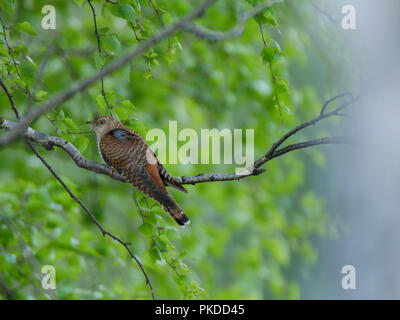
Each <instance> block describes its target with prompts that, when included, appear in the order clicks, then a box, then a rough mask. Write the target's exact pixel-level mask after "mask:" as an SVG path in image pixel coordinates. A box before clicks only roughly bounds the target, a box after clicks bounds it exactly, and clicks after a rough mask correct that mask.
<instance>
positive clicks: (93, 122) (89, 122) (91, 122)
mask: <svg viewBox="0 0 400 320" xmlns="http://www.w3.org/2000/svg"><path fill="white" fill-rule="evenodd" d="M86 124H95V121H94V120H92V121H87V122H86Z"/></svg>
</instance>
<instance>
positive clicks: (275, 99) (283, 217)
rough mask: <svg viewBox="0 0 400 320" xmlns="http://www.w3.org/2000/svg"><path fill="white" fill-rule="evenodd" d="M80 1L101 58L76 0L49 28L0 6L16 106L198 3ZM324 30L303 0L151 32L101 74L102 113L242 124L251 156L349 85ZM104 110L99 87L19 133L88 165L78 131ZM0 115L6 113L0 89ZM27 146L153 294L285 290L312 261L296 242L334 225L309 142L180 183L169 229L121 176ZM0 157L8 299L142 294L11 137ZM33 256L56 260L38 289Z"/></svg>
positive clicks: (3, 66) (31, 8)
mask: <svg viewBox="0 0 400 320" xmlns="http://www.w3.org/2000/svg"><path fill="white" fill-rule="evenodd" d="M114 2H117V3H116V4H114ZM261 2H262V1H259V0H251V1H250V0H248V1H245V0H241V1H228V0H221V1H218V2H217V3H216V4H215V5H214V6H213V7H212V8H210V9H209V11H208V12H207V14H206V15H205V16H204V17H203V18H201V19H200V20H199V21H196V23H199V24H202V25H205V26H207V27H208V28H211V29H215V30H228V29H230V28H231V27H233V26H234V25H235V24H236V23H237V17H238V15H239V13H240V12H241V11H243V10H250V9H251V7H252V6H254V5H257V4H259V3H261ZM92 3H93V5H94V8H95V10H96V14H97V17H96V19H97V24H98V31H99V39H100V46H101V52H99V50H98V48H97V40H96V35H95V33H94V25H93V16H92V12H91V10H90V7H89V4H88V2H87V1H85V0H75V1H74V2H72V1H58V2H57V3H56V4H55V7H56V13H57V28H56V30H43V29H42V28H41V19H42V17H43V16H42V15H40V14H39V13H40V8H41V7H42V6H44V5H46V4H47V3H46V1H36V0H35V1H19V2H16V1H14V0H5V1H2V2H1V5H0V7H1V9H2V11H1V12H0V14H1V17H2V19H3V20H4V23H5V26H6V29H5V30H2V32H1V34H0V39H1V40H0V76H1V78H2V79H4V80H5V83H6V85H7V87H8V88H9V90H10V91H11V92H12V94H13V96H14V98H15V101H16V104H17V106H18V108H19V110H20V112H21V113H23V112H26V111H27V110H28V108H35V106H36V105H38V104H40V103H42V102H46V101H48V99H49V97H50V96H52V95H54V94H56V93H57V92H60V91H61V90H63V89H65V88H68V87H70V86H71V85H72V84H73V83H74V82H76V81H78V79H82V78H85V77H87V76H88V75H91V74H93V73H94V72H96V70H100V69H101V68H102V67H104V66H105V65H107V64H109V63H110V62H111V61H113V60H114V59H115V58H116V57H117V56H120V55H122V54H124V53H126V52H128V51H132V50H133V49H134V48H135V47H136V46H137V45H138V44H139V43H140V42H142V41H145V40H146V39H148V38H149V37H151V36H152V35H153V34H154V33H155V32H157V30H159V29H160V28H162V27H163V26H164V25H170V24H171V23H173V22H175V21H177V20H178V19H179V18H180V17H181V16H182V15H184V14H185V13H186V12H187V11H188V10H190V9H191V8H192V7H194V6H195V4H197V3H199V1H183V0H168V1H167V0H157V1H156V0H150V1H148V0H120V1H109V2H107V1H100V0H98V1H92ZM260 28H261V29H260ZM311 28H312V30H311ZM317 28H318V30H319V31H318V33H316V32H315V31H313V30H316V29H317ZM260 30H262V32H263V35H262V34H261V33H260ZM4 32H5V35H6V37H7V39H8V43H9V45H10V47H11V50H9V49H8V47H7V43H6V42H5V41H4ZM335 34H336V31H335V28H334V27H333V26H332V25H331V24H330V23H329V21H327V20H326V19H324V17H323V16H318V15H317V13H316V12H315V10H313V7H312V5H311V3H309V2H305V1H302V2H298V3H296V4H294V3H293V2H289V1H288V2H287V3H283V4H277V5H274V6H273V7H272V8H268V9H266V10H264V11H263V12H262V13H260V14H259V15H257V16H256V17H254V19H252V20H250V21H248V23H247V24H246V27H245V30H244V32H243V34H242V35H241V36H240V37H238V38H235V39H231V40H227V41H221V42H208V41H206V40H203V39H197V38H195V37H194V36H193V35H192V34H190V33H183V32H181V33H179V34H177V35H175V36H172V37H170V38H169V39H166V40H165V41H163V42H162V43H160V44H159V45H157V46H155V47H153V48H152V49H150V50H148V51H147V52H146V53H145V54H143V56H142V57H140V58H138V59H136V60H133V62H131V63H130V64H127V65H126V66H124V67H123V68H121V69H120V70H118V71H116V72H114V73H113V74H112V75H110V76H107V77H105V79H104V87H105V96H106V98H107V101H108V103H109V105H110V107H111V111H112V113H113V114H114V115H117V117H118V118H119V119H120V120H121V121H122V122H124V123H125V124H126V125H127V126H129V127H131V128H132V129H134V130H136V131H138V132H139V133H140V134H142V135H143V136H145V134H146V132H147V130H148V129H149V128H155V127H157V128H162V129H164V130H165V131H168V121H169V120H177V121H178V124H179V129H182V128H187V127H190V128H194V129H195V130H198V131H199V130H200V129H201V128H218V129H222V128H254V129H255V137H256V138H255V152H256V156H261V155H262V154H263V153H264V152H265V151H266V150H267V149H268V147H269V146H270V145H271V144H272V143H273V142H274V141H275V140H276V139H277V138H279V137H280V136H281V135H282V134H283V133H284V132H286V131H287V130H288V129H289V128H292V127H293V126H295V125H296V124H298V123H300V122H301V121H304V120H308V119H309V118H310V117H311V116H314V115H316V114H317V113H318V112H319V108H320V105H321V103H322V101H323V100H325V99H326V98H327V97H329V96H332V95H333V94H336V93H337V92H338V91H341V90H342V89H343V88H348V87H349V85H350V80H348V75H347V74H346V72H345V70H343V68H342V66H343V65H346V63H347V62H346V55H345V50H343V48H341V47H340V45H339V44H338V41H336V42H335V43H332V41H330V36H331V35H335ZM263 38H264V41H265V42H264V43H263ZM333 53H334V54H333ZM14 60H15V61H14ZM271 71H272V72H271ZM338 80H339V81H338ZM336 83H340V84H341V86H340V87H338V86H337V85H336ZM342 86H343V87H342ZM107 112H108V110H107V104H106V101H105V99H104V96H103V95H102V93H101V85H100V82H99V83H98V84H97V85H96V86H93V87H91V88H90V89H89V90H88V91H86V92H82V93H81V94H79V95H77V96H75V97H73V98H72V99H70V100H68V101H66V102H65V103H64V104H63V105H62V107H61V108H59V109H57V110H55V111H53V112H50V113H48V114H46V115H45V116H44V117H42V118H41V119H40V120H39V121H37V123H35V128H36V129H38V130H41V131H43V132H46V133H48V134H52V135H59V136H61V137H63V138H65V139H67V140H69V141H71V142H72V143H73V144H75V146H77V148H78V149H79V150H80V152H82V153H83V154H84V155H85V156H86V157H87V158H89V159H93V160H100V159H99V156H98V154H97V149H96V146H95V137H94V136H93V135H89V134H81V132H86V131H87V130H88V127H86V126H85V125H84V123H85V122H86V121H87V120H88V119H90V118H92V117H93V115H94V114H96V113H101V114H105V113H107ZM0 114H1V116H2V117H4V118H7V117H8V118H9V119H13V116H14V115H13V113H12V110H11V108H9V103H8V100H7V97H6V96H5V94H3V92H2V93H1V95H0ZM300 138H301V137H300ZM180 143H183V142H180ZM41 152H42V154H43V155H44V156H45V157H46V159H48V161H49V162H50V163H51V164H52V166H53V167H54V169H55V170H56V171H57V172H58V173H60V175H61V176H62V178H63V179H64V180H65V181H66V183H67V184H68V186H69V187H70V188H71V189H72V190H73V191H74V192H75V193H76V194H77V195H78V196H80V197H81V199H82V200H83V201H84V202H85V203H86V205H87V206H88V207H90V208H91V210H92V211H93V212H94V213H95V214H96V216H97V218H98V219H99V220H100V221H101V223H102V225H103V226H105V227H106V229H107V230H109V231H111V232H114V233H115V234H117V235H118V236H120V237H121V238H122V239H124V240H126V241H130V242H131V243H132V249H133V251H134V252H135V254H136V255H137V256H138V257H139V259H140V260H141V261H142V262H143V265H144V267H145V268H146V270H147V271H148V273H149V276H150V278H151V280H152V283H153V287H154V288H155V292H156V296H157V297H159V298H184V299H192V298H212V299H220V298H223V299H251V298H254V299H260V298H299V297H300V295H301V290H300V287H299V284H298V281H297V279H298V277H299V276H300V274H302V272H303V271H307V270H309V267H310V265H312V264H313V263H315V262H316V260H317V256H318V255H317V252H316V250H315V248H314V245H313V240H312V239H314V238H315V237H316V236H317V237H324V236H327V234H330V233H332V232H333V231H334V230H333V229H334V227H332V223H330V220H329V217H328V214H327V212H326V211H325V210H324V201H323V199H321V198H320V197H318V195H317V194H316V193H315V192H313V191H312V190H311V188H310V186H309V185H308V184H309V179H308V177H309V176H310V174H311V172H313V171H314V170H315V166H320V167H323V166H324V163H325V161H324V156H323V154H322V152H321V150H306V151H300V152H298V153H290V154H288V155H286V156H285V157H282V158H279V160H276V161H273V162H271V163H269V164H268V167H267V172H266V173H265V174H263V175H261V176H259V177H252V178H249V179H244V180H241V181H240V182H227V183H208V184H199V185H195V186H188V191H189V193H188V194H187V195H184V194H180V193H176V192H174V191H172V193H173V195H174V197H175V198H176V200H177V202H178V203H180V204H181V206H182V208H184V210H185V211H186V212H187V214H188V215H189V216H190V217H191V220H192V224H191V225H190V226H189V227H187V228H185V229H182V228H178V227H177V226H176V225H175V224H174V222H173V221H172V220H171V219H170V217H169V216H167V214H166V213H165V212H164V211H163V210H162V209H161V208H160V207H159V205H158V204H156V203H155V202H153V201H152V200H149V199H145V198H143V197H142V195H139V194H137V197H138V200H139V203H140V208H141V210H138V208H137V207H136V205H135V199H134V198H132V197H131V188H130V187H129V186H128V185H127V184H122V183H118V182H116V181H112V180H111V179H109V178H108V177H104V176H99V175H96V174H94V173H91V172H87V171H84V170H82V169H79V168H77V167H76V166H75V165H74V164H73V163H72V161H71V159H70V158H68V156H66V155H65V154H64V153H62V152H59V151H52V152H47V151H45V150H41ZM0 154H1V156H0V181H1V184H0V271H1V276H0V280H1V281H2V282H4V284H5V285H6V286H7V287H8V288H10V290H11V292H12V293H13V294H14V295H15V297H17V298H24V299H25V298H28V299H42V298H53V297H55V298H58V299H82V298H87V299H106V298H115V299H148V298H149V297H150V294H149V290H148V287H147V286H146V283H145V281H144V278H143V275H142V274H141V273H140V270H139V269H138V267H137V265H136V264H135V263H134V261H131V260H129V257H128V255H127V253H126V251H124V248H123V247H121V246H119V245H118V244H117V243H113V242H112V241H111V240H110V239H105V238H103V237H101V235H100V234H99V233H98V230H97V229H96V227H95V226H94V225H93V224H92V223H91V222H90V221H89V220H88V219H87V217H86V216H85V215H84V214H83V212H82V211H81V210H80V208H79V207H78V206H77V204H76V203H75V202H74V201H73V200H72V199H71V198H69V196H68V194H67V193H66V192H65V190H64V189H63V188H62V187H61V186H60V185H59V184H58V183H57V182H56V181H55V180H54V179H52V178H51V177H50V175H49V173H48V172H47V171H46V170H45V168H44V167H43V166H42V165H41V163H40V162H39V161H38V160H37V159H36V158H35V157H34V155H32V153H30V152H29V150H28V149H27V148H26V147H25V146H24V144H23V143H22V142H20V143H17V144H14V145H13V146H12V147H9V148H7V149H1V150H0ZM167 168H168V170H169V171H170V172H171V173H172V174H173V175H195V174H198V173H200V172H232V171H233V168H232V166H227V165H226V166H224V165H196V166H195V165H167ZM43 265H54V266H55V267H56V270H57V289H56V290H54V291H44V290H43V289H42V287H41V285H40V275H41V274H40V270H41V267H42V266H43ZM0 297H5V295H4V292H2V291H1V290H0Z"/></svg>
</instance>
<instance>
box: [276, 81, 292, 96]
mask: <svg viewBox="0 0 400 320" xmlns="http://www.w3.org/2000/svg"><path fill="white" fill-rule="evenodd" d="M275 90H276V92H278V93H286V92H288V91H289V83H288V81H287V80H286V79H278V80H276V82H275Z"/></svg>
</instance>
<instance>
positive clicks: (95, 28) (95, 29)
mask: <svg viewBox="0 0 400 320" xmlns="http://www.w3.org/2000/svg"><path fill="white" fill-rule="evenodd" d="M87 1H88V3H89V5H90V8H91V9H92V13H93V23H94V33H95V35H96V39H97V50H98V51H99V55H100V57H101V56H102V54H103V52H102V50H101V42H100V35H99V31H98V29H97V19H96V11H95V9H94V7H93V5H92V2H91V1H90V0H87ZM103 68H104V66H103V65H102V66H101V68H100V70H101V71H103ZM100 82H101V94H102V96H103V98H104V101H105V102H106V105H107V110H108V112H110V114H111V108H110V105H109V103H108V100H107V94H106V91H105V90H104V77H101V79H100Z"/></svg>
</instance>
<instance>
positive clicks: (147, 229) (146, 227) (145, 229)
mask: <svg viewBox="0 0 400 320" xmlns="http://www.w3.org/2000/svg"><path fill="white" fill-rule="evenodd" d="M153 230H154V226H153V225H151V224H150V223H147V222H144V223H143V224H142V225H141V226H140V227H139V231H140V232H141V233H143V234H144V235H145V236H148V237H151V235H152V234H153Z"/></svg>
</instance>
